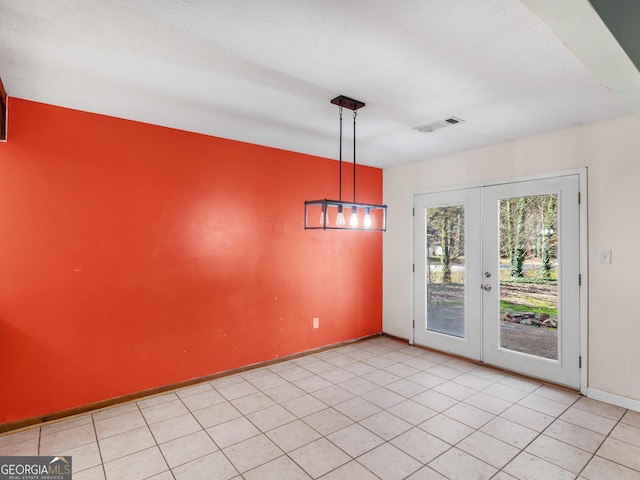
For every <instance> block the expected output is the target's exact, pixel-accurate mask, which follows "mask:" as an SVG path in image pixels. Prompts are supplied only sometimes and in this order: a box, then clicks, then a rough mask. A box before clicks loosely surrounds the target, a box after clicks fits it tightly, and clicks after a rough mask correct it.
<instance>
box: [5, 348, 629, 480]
mask: <svg viewBox="0 0 640 480" xmlns="http://www.w3.org/2000/svg"><path fill="white" fill-rule="evenodd" d="M38 454H40V455H54V454H55V455H72V456H73V466H74V476H73V478H74V480H89V479H100V480H105V479H106V480H118V479H123V480H139V479H154V480H171V479H174V480H194V479H195V480H197V479H247V480H258V479H263V480H265V479H273V480H290V479H291V480H293V479H309V478H314V479H315V478H321V479H324V480H358V479H383V480H400V479H410V480H427V479H429V480H437V479H452V480H458V479H463V480H470V479H471V480H474V479H490V478H494V479H498V480H512V479H521V480H525V479H526V480H531V479H543V480H554V479H575V478H580V479H587V480H600V479H605V480H631V479H635V480H640V413H638V412H633V411H627V410H625V409H623V408H619V407H615V406H612V405H609V404H606V403H601V402H598V401H594V400H590V399H588V398H585V397H581V396H579V395H577V394H575V393H572V392H568V391H565V390H561V389H558V388H554V387H551V386H547V385H543V384H541V383H538V382H535V381H532V380H528V379H523V378H520V377H517V376H508V375H506V374H503V373H501V372H498V371H495V370H491V369H488V368H485V367H482V366H477V365H474V364H471V363H467V362H465V361H462V360H458V359H452V358H450V357H447V356H445V355H441V354H438V353H434V352H430V351H426V350H424V349H420V348H417V347H411V346H408V345H406V344H405V343H402V342H399V341H396V340H393V339H390V338H385V337H380V338H376V339H372V340H368V341H364V342H360V343H356V344H352V345H349V346H344V347H339V348H335V349H332V350H328V351H325V352H322V353H318V354H315V355H309V356H305V357H302V358H298V359H295V360H290V361H286V362H283V363H278V364H275V365H272V366H269V367H264V368H258V369H255V370H250V371H247V372H244V373H241V374H237V375H233V376H228V377H224V378H220V379H218V380H214V381H212V382H208V383H202V384H199V385H197V386H192V387H189V388H185V389H182V390H177V391H175V392H170V393H166V394H163V395H158V396H154V397H149V398H146V399H143V400H140V401H138V402H132V403H128V404H123V405H120V406H116V407H111V408H107V409H104V410H100V411H96V412H93V413H92V414H86V415H82V416H79V417H76V418H72V419H67V420H63V421H59V422H56V423H51V424H47V425H44V426H41V427H36V428H31V429H28V430H24V431H21V432H18V433H13V434H9V435H4V436H1V437H0V455H38Z"/></svg>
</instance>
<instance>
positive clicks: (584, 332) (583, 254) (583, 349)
mask: <svg viewBox="0 0 640 480" xmlns="http://www.w3.org/2000/svg"><path fill="white" fill-rule="evenodd" d="M566 175H578V178H579V184H580V187H579V188H580V205H579V215H580V220H579V221H580V233H579V243H580V246H579V248H580V259H579V263H580V276H581V287H580V307H579V323H580V358H581V368H580V393H582V394H583V395H587V391H588V378H589V376H588V368H589V362H588V359H589V355H588V348H589V342H588V338H589V337H588V333H589V332H588V325H589V268H588V265H589V264H588V260H589V254H588V247H589V245H588V225H587V221H588V215H587V213H588V195H587V168H586V167H583V168H578V169H572V170H562V171H558V172H549V173H543V174H538V175H529V176H520V177H512V178H502V179H496V180H487V181H484V182H475V183H471V184H464V185H454V186H451V187H440V188H435V189H421V190H416V191H413V192H411V205H412V207H413V206H414V205H415V196H416V195H423V194H429V193H439V192H446V191H451V190H461V189H467V188H473V187H488V186H494V185H500V184H504V183H513V182H522V181H529V180H541V179H547V178H552V177H559V176H566ZM414 228H415V220H414V218H413V217H412V228H411V244H412V246H413V248H412V251H413V264H414V266H415V263H416V261H418V260H417V259H416V258H415V250H416V249H415V232H414ZM414 268H415V267H414ZM411 291H412V302H411V313H412V315H411V319H410V320H409V321H410V322H411V323H410V332H411V336H410V338H409V343H410V344H411V345H413V344H414V341H415V327H414V325H415V317H416V312H415V304H416V298H415V277H414V275H412V276H411Z"/></svg>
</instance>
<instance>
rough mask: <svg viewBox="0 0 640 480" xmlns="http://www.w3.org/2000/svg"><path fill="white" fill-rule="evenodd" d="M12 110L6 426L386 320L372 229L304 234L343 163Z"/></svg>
mask: <svg viewBox="0 0 640 480" xmlns="http://www.w3.org/2000/svg"><path fill="white" fill-rule="evenodd" d="M9 122H10V129H11V136H10V138H9V141H8V142H7V143H4V144H0V423H7V422H12V421H17V420H21V419H27V418H31V417H35V416H39V415H44V414H47V413H53V412H56V411H60V410H64V409H67V408H73V407H77V406H81V405H86V404H89V403H92V402H96V401H100V400H105V399H108V398H113V397H118V396H121V395H125V394H128V393H133V392H139V391H143V390H146V389H149V388H153V387H157V386H161V385H167V384H171V383H175V382H179V381H182V380H187V379H191V378H194V377H199V376H204V375H208V374H212V373H215V372H220V371H224V370H228V369H231V368H235V367H240V366H244V365H248V364H252V363H255V362H260V361H264V360H269V359H273V358H277V357H281V356H284V355H288V354H292V353H296V352H300V351H305V350H309V349H312V348H315V347H319V346H323V345H327V344H332V343H336V342H340V341H344V340H348V339H353V338H357V337H361V336H364V335H369V334H374V333H378V332H380V331H381V330H382V233H380V232H331V231H326V232H324V231H305V230H304V218H303V217H304V200H305V199H315V198H323V197H325V196H327V197H329V198H331V197H335V196H337V190H338V186H337V178H338V163H337V162H336V161H334V160H328V159H323V158H318V157H313V156H308V155H302V154H298V153H293V152H288V151H283V150H277V149H273V148H267V147H261V146H257V145H251V144H246V143H241V142H236V141H231V140H225V139H220V138H215V137H210V136H205V135H199V134H194V133H188V132H184V131H178V130H173V129H169V128H163V127H158V126H153V125H148V124H142V123H137V122H132V121H127V120H122V119H117V118H112V117H107V116H101V115H95V114H90V113H85V112H80V111H76V110H70V109H65V108H60V107H54V106H50V105H43V104H39V103H35V102H30V101H25V100H20V99H15V98H10V99H9ZM336 142H337V139H336ZM350 168H351V166H350V165H346V166H345V170H344V185H345V195H347V194H348V193H347V189H348V187H347V186H348V185H350V183H349V182H350V179H352V177H350ZM357 174H358V201H361V202H376V203H379V202H381V201H382V171H381V170H379V169H375V168H369V167H358V173H357ZM313 317H320V328H319V329H317V330H314V329H312V318H313Z"/></svg>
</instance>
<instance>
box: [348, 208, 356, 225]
mask: <svg viewBox="0 0 640 480" xmlns="http://www.w3.org/2000/svg"><path fill="white" fill-rule="evenodd" d="M349 224H350V225H351V226H352V227H357V226H358V208H357V207H351V220H350V221H349Z"/></svg>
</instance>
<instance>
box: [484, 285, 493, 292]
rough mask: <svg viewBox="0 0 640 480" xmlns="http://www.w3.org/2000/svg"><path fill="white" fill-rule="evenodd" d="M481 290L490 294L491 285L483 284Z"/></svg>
mask: <svg viewBox="0 0 640 480" xmlns="http://www.w3.org/2000/svg"><path fill="white" fill-rule="evenodd" d="M482 289H483V290H484V291H485V292H490V291H491V285H489V284H488V283H485V284H483V285H482Z"/></svg>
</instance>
